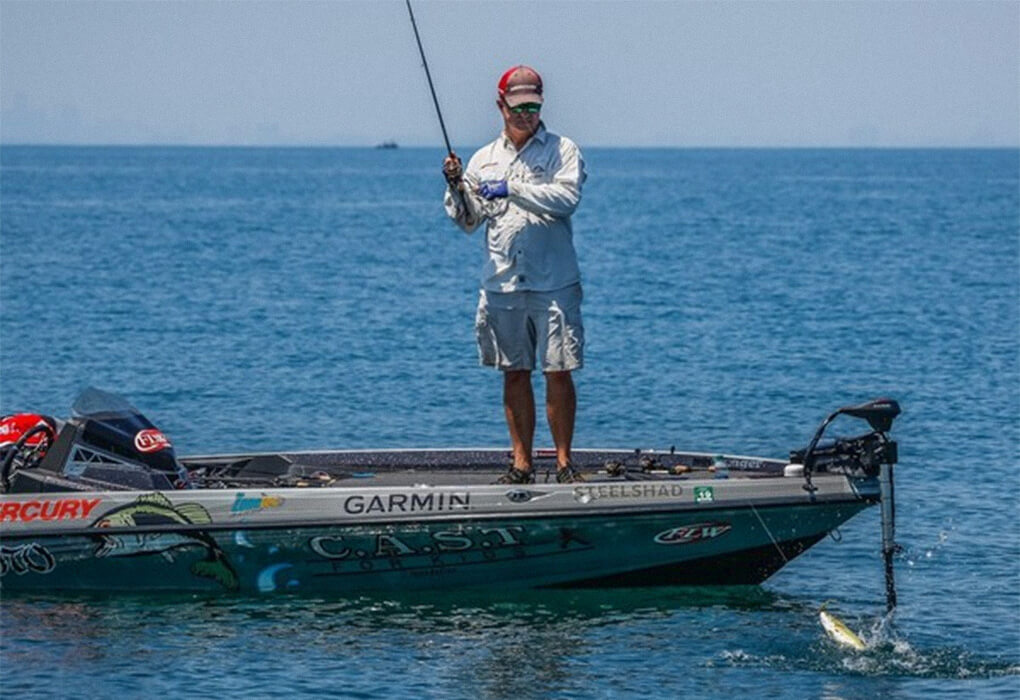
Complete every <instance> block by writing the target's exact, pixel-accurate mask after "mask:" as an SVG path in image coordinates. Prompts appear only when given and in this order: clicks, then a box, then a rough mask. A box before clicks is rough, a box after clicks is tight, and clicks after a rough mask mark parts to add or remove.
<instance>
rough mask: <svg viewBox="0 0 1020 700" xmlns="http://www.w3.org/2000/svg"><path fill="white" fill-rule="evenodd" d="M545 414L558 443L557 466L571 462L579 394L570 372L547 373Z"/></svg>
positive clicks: (554, 439)
mask: <svg viewBox="0 0 1020 700" xmlns="http://www.w3.org/2000/svg"><path fill="white" fill-rule="evenodd" d="M545 415H546V418H547V419H548V420H549V431H550V432H551V433H552V438H553V443H554V444H555V445H556V466H557V468H561V467H565V466H567V465H568V464H570V444H571V442H573V440H574V417H575V416H576V415H577V394H576V393H575V392H574V380H573V378H572V377H571V376H570V372H546V373H545Z"/></svg>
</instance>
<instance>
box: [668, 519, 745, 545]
mask: <svg viewBox="0 0 1020 700" xmlns="http://www.w3.org/2000/svg"><path fill="white" fill-rule="evenodd" d="M732 529H733V526H732V525H730V524H729V523H695V524H693V525H684V526H683V527H674V528H673V529H672V530H666V531H665V532H660V533H659V534H658V535H656V536H655V541H656V542H657V543H658V544H691V543H692V542H701V541H703V540H711V539H715V538H716V537H721V536H722V535H725V534H726V533H727V532H729V531H730V530H732Z"/></svg>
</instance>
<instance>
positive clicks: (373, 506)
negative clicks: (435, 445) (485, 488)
mask: <svg viewBox="0 0 1020 700" xmlns="http://www.w3.org/2000/svg"><path fill="white" fill-rule="evenodd" d="M470 509H471V494H469V493H466V492H464V493H444V492H442V491H438V492H430V493H390V494H386V495H383V496H363V495H360V494H359V495H355V496H348V497H347V498H345V499H344V502H343V510H344V512H345V513H349V514H351V515H371V514H373V513H438V512H442V511H454V510H470Z"/></svg>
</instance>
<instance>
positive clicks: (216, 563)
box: [191, 550, 240, 591]
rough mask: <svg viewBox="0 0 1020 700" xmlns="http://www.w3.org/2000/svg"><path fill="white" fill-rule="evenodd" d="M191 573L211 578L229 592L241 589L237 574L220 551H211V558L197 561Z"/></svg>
mask: <svg viewBox="0 0 1020 700" xmlns="http://www.w3.org/2000/svg"><path fill="white" fill-rule="evenodd" d="M191 573H193V574H195V575H196V576H201V577H203V578H211V579H213V580H214V581H217V582H218V583H219V584H220V585H221V586H223V587H224V588H226V589H227V590H228V591H236V590H238V589H239V588H240V583H239V581H238V579H237V572H236V571H234V567H233V566H231V565H230V562H229V561H227V557H226V556H225V555H224V554H223V552H221V551H219V550H210V551H209V557H208V558H207V559H203V560H201V561H197V562H195V563H194V565H192V567H191Z"/></svg>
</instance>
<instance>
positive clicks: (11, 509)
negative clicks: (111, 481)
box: [0, 498, 102, 523]
mask: <svg viewBox="0 0 1020 700" xmlns="http://www.w3.org/2000/svg"><path fill="white" fill-rule="evenodd" d="M101 500H102V499H100V498H52V499H51V498H42V499H38V500H33V501H21V502H19V503H4V504H3V505H0V523H6V522H8V521H10V522H15V523H30V522H32V521H33V520H81V519H83V518H87V517H88V516H89V513H91V512H92V509H93V508H95V507H96V506H97V505H99V502H100V501H101Z"/></svg>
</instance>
